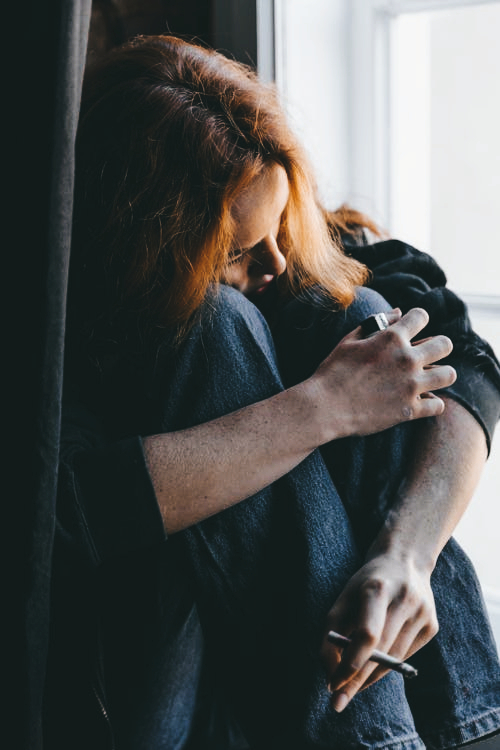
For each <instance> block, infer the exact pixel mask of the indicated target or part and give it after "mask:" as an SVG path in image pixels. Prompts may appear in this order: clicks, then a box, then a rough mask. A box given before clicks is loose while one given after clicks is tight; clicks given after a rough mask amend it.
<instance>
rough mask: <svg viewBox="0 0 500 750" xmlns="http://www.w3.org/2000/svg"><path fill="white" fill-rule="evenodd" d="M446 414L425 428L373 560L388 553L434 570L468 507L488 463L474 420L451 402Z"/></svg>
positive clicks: (484, 447)
mask: <svg viewBox="0 0 500 750" xmlns="http://www.w3.org/2000/svg"><path fill="white" fill-rule="evenodd" d="M445 400H446V409H445V411H444V413H443V414H442V415H441V416H439V417H435V418H434V419H432V420H428V421H426V422H425V423H422V424H421V425H420V437H419V440H418V451H417V453H416V455H415V458H414V462H413V465H412V466H411V467H410V470H409V472H408V474H407V476H406V479H405V481H404V483H403V485H402V487H401V489H400V493H399V498H398V499H397V501H396V503H395V505H394V506H393V508H392V510H391V512H390V513H389V515H388V517H387V519H386V521H385V524H384V526H383V528H382V530H381V531H380V533H379V535H378V536H377V538H376V540H375V542H374V544H373V545H372V548H371V550H370V553H369V554H370V556H374V555H377V554H380V553H386V552H389V553H391V554H395V555H396V556H399V557H401V558H409V559H412V560H413V561H415V563H416V564H417V565H418V566H419V567H422V568H423V569H428V570H432V569H433V567H434V565H435V563H436V559H437V557H438V555H439V553H440V552H441V550H442V549H443V547H444V545H445V544H446V542H447V541H448V539H449V538H450V536H451V535H452V533H453V530H454V529H455V526H456V525H457V523H458V522H459V520H460V518H461V517H462V515H463V513H464V511H465V510H466V508H467V505H468V504H469V502H470V500H471V498H472V495H473V493H474V490H475V488H476V486H477V483H478V481H479V478H480V476H481V472H482V469H483V467H484V462H485V460H486V457H487V445H486V439H485V435H484V432H483V430H482V428H481V427H480V426H479V424H478V423H477V421H476V420H475V419H474V417H473V416H472V415H471V414H470V413H469V412H468V411H467V410H466V409H465V408H464V407H462V406H461V405H460V404H458V403H457V402H456V401H454V400H452V399H450V398H447V399H445Z"/></svg>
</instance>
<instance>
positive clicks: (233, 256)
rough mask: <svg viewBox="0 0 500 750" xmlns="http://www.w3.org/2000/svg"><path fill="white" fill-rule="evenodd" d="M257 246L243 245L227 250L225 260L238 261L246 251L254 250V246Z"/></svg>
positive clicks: (246, 253) (229, 261)
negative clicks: (236, 248) (243, 246)
mask: <svg viewBox="0 0 500 750" xmlns="http://www.w3.org/2000/svg"><path fill="white" fill-rule="evenodd" d="M256 247H258V245H255V246H254V247H245V248H240V249H238V250H231V251H230V252H229V255H228V258H227V262H228V263H229V264H233V263H238V262H239V261H240V260H242V259H243V258H244V257H245V256H246V255H248V253H251V252H252V250H255V248H256Z"/></svg>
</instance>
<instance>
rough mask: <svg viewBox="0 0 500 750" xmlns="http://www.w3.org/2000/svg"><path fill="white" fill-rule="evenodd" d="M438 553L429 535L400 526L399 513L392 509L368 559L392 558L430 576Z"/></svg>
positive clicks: (371, 547) (370, 550) (368, 553)
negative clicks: (398, 521) (398, 522)
mask: <svg viewBox="0 0 500 750" xmlns="http://www.w3.org/2000/svg"><path fill="white" fill-rule="evenodd" d="M438 554H439V552H437V551H436V549H435V545H433V544H432V543H431V540H430V539H429V537H425V536H424V537H423V536H422V535H421V534H420V533H418V531H417V533H415V529H414V528H413V529H402V528H399V527H398V524H397V513H395V512H394V511H390V512H389V513H388V515H387V518H386V520H385V521H384V524H383V526H382V528H381V529H380V531H379V533H378V534H377V536H376V538H375V540H374V541H373V543H372V545H371V546H370V548H369V550H368V552H367V555H366V559H367V560H372V559H373V558H375V557H386V558H390V559H391V560H393V561H394V562H397V563H398V564H400V565H412V566H413V567H414V568H416V569H417V570H419V571H420V572H421V573H424V574H428V575H429V576H430V574H431V573H432V571H433V570H434V567H435V565H436V560H437V556H438Z"/></svg>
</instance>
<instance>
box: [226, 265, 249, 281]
mask: <svg viewBox="0 0 500 750" xmlns="http://www.w3.org/2000/svg"><path fill="white" fill-rule="evenodd" d="M245 279H246V272H245V269H244V267H243V265H241V264H240V263H233V264H232V265H230V266H228V267H227V268H226V270H225V271H224V273H223V274H222V281H223V282H224V283H225V284H229V286H238V287H239V286H240V285H241V284H243V283H244V281H245Z"/></svg>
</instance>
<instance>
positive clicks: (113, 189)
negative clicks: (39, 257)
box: [70, 36, 366, 336]
mask: <svg viewBox="0 0 500 750" xmlns="http://www.w3.org/2000/svg"><path fill="white" fill-rule="evenodd" d="M273 163H275V164H279V165H281V166H282V167H283V168H284V169H285V171H286V174H287V176H288V182H289V187H290V197H289V200H288V204H287V206H286V208H285V211H284V214H283V217H282V222H281V227H280V230H279V237H278V242H279V245H280V249H281V251H282V252H283V254H284V255H285V257H286V260H287V270H286V272H285V274H283V276H282V277H280V279H279V284H280V287H281V290H282V291H283V292H284V293H292V294H293V293H297V292H299V291H301V290H303V289H306V288H308V287H312V286H316V285H320V286H321V288H322V289H323V290H324V292H325V295H327V296H328V297H329V298H331V299H332V300H334V301H335V303H336V304H337V305H338V306H340V307H346V306H347V305H349V303H350V302H351V301H352V299H353V295H354V288H355V286H356V285H358V284H362V283H363V282H364V280H365V279H366V270H365V269H364V267H363V266H361V265H360V264H358V263H357V262H356V261H354V260H352V259H351V258H349V257H347V256H346V255H345V254H344V253H343V251H342V249H341V245H340V243H339V242H338V241H336V239H335V236H334V234H333V235H332V233H331V231H329V227H328V222H327V221H326V220H325V214H324V211H323V210H322V209H321V207H320V206H319V203H318V201H317V196H316V188H315V183H314V179H313V177H312V173H311V170H310V167H309V164H308V160H307V158H306V156H305V154H304V151H303V149H302V148H301V146H300V145H299V143H298V142H297V140H296V138H295V137H294V135H293V134H292V132H291V130H290V128H289V126H288V124H287V121H286V117H285V115H284V112H283V109H282V107H281V106H280V103H279V101H278V96H277V93H276V89H275V87H274V86H272V85H264V84H263V83H262V82H261V81H259V79H258V78H257V76H256V75H255V73H254V72H252V70H250V69H249V68H248V67H246V66H244V65H241V64H239V63H237V62H235V61H233V60H230V59H227V58H226V57H224V56H223V55H221V54H219V53H217V52H215V51H213V50H210V49H205V48H203V47H201V46H198V45H195V44H191V43H187V42H185V41H182V40H180V39H178V38H175V37H171V36H153V37H151V36H149V37H138V38H137V39H135V40H133V41H132V42H129V43H127V44H125V45H123V46H121V47H118V48H116V49H114V50H112V51H111V53H109V54H108V55H107V56H106V57H104V58H103V59H102V60H100V61H98V62H97V63H96V64H95V65H94V66H93V67H91V68H90V69H89V70H88V71H87V73H86V75H85V80H84V88H83V96H82V106H81V115H80V121H79V126H78V134H77V145H76V185H75V209H74V217H75V218H74V231H73V248H72V273H71V276H70V279H71V282H70V284H71V285H70V292H71V294H70V310H71V309H73V310H76V317H77V318H79V319H80V320H84V321H85V324H86V325H87V327H88V335H89V336H95V335H96V333H95V331H96V330H97V329H98V328H99V326H100V325H103V326H107V325H108V326H109V325H110V323H111V322H112V321H114V320H118V319H120V318H121V316H122V314H125V315H126V316H128V319H130V315H133V316H135V318H136V319H137V320H140V321H142V324H143V325H144V326H145V327H150V328H155V327H166V326H177V327H178V328H179V330H180V331H186V330H187V329H188V327H189V325H190V321H191V320H192V319H193V315H194V313H195V312H196V310H197V309H198V308H199V306H200V304H201V303H202V302H203V300H204V299H205V297H206V295H207V291H208V289H209V288H210V287H211V285H214V284H217V283H219V282H220V280H221V277H222V274H223V270H224V268H225V266H226V264H227V262H228V255H229V253H230V251H231V249H232V246H233V234H234V222H233V219H232V214H231V207H232V205H233V202H234V200H235V198H236V197H237V196H238V195H239V193H240V192H241V191H242V190H243V189H244V188H245V187H246V186H247V185H248V184H249V182H250V181H251V180H252V179H253V178H254V177H255V176H256V175H257V174H259V173H260V172H261V171H262V170H263V169H264V168H265V167H266V166H268V165H269V164H273ZM71 306H73V307H71ZM70 317H71V316H70Z"/></svg>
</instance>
